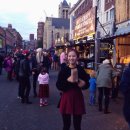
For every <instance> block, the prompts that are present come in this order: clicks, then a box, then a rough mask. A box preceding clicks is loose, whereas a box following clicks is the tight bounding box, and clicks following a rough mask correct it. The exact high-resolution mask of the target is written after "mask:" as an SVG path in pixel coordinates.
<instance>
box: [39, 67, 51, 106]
mask: <svg viewBox="0 0 130 130" xmlns="http://www.w3.org/2000/svg"><path fill="white" fill-rule="evenodd" d="M38 82H39V97H40V106H46V105H48V98H49V74H48V73H47V69H46V68H44V67H43V68H42V69H41V72H40V74H39V75H38Z"/></svg>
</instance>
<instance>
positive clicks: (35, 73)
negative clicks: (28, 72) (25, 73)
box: [31, 53, 39, 97]
mask: <svg viewBox="0 0 130 130" xmlns="http://www.w3.org/2000/svg"><path fill="white" fill-rule="evenodd" d="M31 62H32V75H33V94H34V97H37V91H36V88H37V78H38V74H39V72H38V63H37V60H36V55H35V53H33V54H32V57H31Z"/></svg>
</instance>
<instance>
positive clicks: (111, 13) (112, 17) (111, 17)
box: [110, 8, 114, 20]
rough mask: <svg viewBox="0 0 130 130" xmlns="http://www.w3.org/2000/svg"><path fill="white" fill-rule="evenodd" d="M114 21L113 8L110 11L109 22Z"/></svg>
mask: <svg viewBox="0 0 130 130" xmlns="http://www.w3.org/2000/svg"><path fill="white" fill-rule="evenodd" d="M112 19H114V8H113V9H111V10H110V20H112Z"/></svg>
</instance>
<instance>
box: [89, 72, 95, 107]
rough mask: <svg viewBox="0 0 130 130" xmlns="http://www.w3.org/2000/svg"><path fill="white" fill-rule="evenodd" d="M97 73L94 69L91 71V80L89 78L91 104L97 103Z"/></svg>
mask: <svg viewBox="0 0 130 130" xmlns="http://www.w3.org/2000/svg"><path fill="white" fill-rule="evenodd" d="M95 77H96V74H95V71H94V70H92V72H91V73H90V80H89V84H90V86H89V104H90V105H95V103H96V78H95Z"/></svg>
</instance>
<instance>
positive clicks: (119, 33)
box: [114, 25, 130, 37]
mask: <svg viewBox="0 0 130 130" xmlns="http://www.w3.org/2000/svg"><path fill="white" fill-rule="evenodd" d="M128 34H130V25H129V26H127V27H122V28H119V29H117V31H116V32H115V34H114V36H115V37H119V36H124V35H128Z"/></svg>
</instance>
